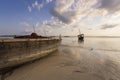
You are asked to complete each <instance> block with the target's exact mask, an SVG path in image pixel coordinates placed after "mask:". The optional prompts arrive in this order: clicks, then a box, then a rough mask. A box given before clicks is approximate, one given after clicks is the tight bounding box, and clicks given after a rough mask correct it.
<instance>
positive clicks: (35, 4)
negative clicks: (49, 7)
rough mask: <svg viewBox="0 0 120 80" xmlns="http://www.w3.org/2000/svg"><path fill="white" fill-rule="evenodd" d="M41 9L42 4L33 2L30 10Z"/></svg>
mask: <svg viewBox="0 0 120 80" xmlns="http://www.w3.org/2000/svg"><path fill="white" fill-rule="evenodd" d="M42 7H43V4H42V3H39V2H38V1H35V2H34V3H32V8H33V9H34V8H37V9H38V10H40V9H41V8H42Z"/></svg>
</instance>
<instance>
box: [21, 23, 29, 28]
mask: <svg viewBox="0 0 120 80" xmlns="http://www.w3.org/2000/svg"><path fill="white" fill-rule="evenodd" d="M20 24H21V25H22V26H25V27H29V26H30V24H29V23H27V22H21V23H20Z"/></svg>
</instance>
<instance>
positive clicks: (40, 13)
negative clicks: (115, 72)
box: [0, 0, 120, 36]
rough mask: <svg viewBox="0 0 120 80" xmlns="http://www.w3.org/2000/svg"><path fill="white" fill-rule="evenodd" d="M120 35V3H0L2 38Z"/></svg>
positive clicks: (109, 0)
mask: <svg viewBox="0 0 120 80" xmlns="http://www.w3.org/2000/svg"><path fill="white" fill-rule="evenodd" d="M33 26H34V27H35V29H36V32H37V33H38V34H41V35H59V34H62V35H78V34H79V32H78V31H79V29H80V31H81V32H82V33H84V34H85V35H87V36H120V0H0V35H4V34H15V35H18V34H29V33H31V32H33Z"/></svg>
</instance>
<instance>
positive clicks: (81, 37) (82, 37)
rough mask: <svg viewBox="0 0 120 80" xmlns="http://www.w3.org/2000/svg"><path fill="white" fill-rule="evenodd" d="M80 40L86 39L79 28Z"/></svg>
mask: <svg viewBox="0 0 120 80" xmlns="http://www.w3.org/2000/svg"><path fill="white" fill-rule="evenodd" d="M78 40H79V41H84V34H81V32H80V29H79V35H78Z"/></svg>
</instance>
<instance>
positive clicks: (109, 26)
mask: <svg viewBox="0 0 120 80" xmlns="http://www.w3.org/2000/svg"><path fill="white" fill-rule="evenodd" d="M117 25H118V24H113V25H109V24H104V25H102V27H101V28H100V29H104V30H105V29H108V28H114V27H116V26H117Z"/></svg>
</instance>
